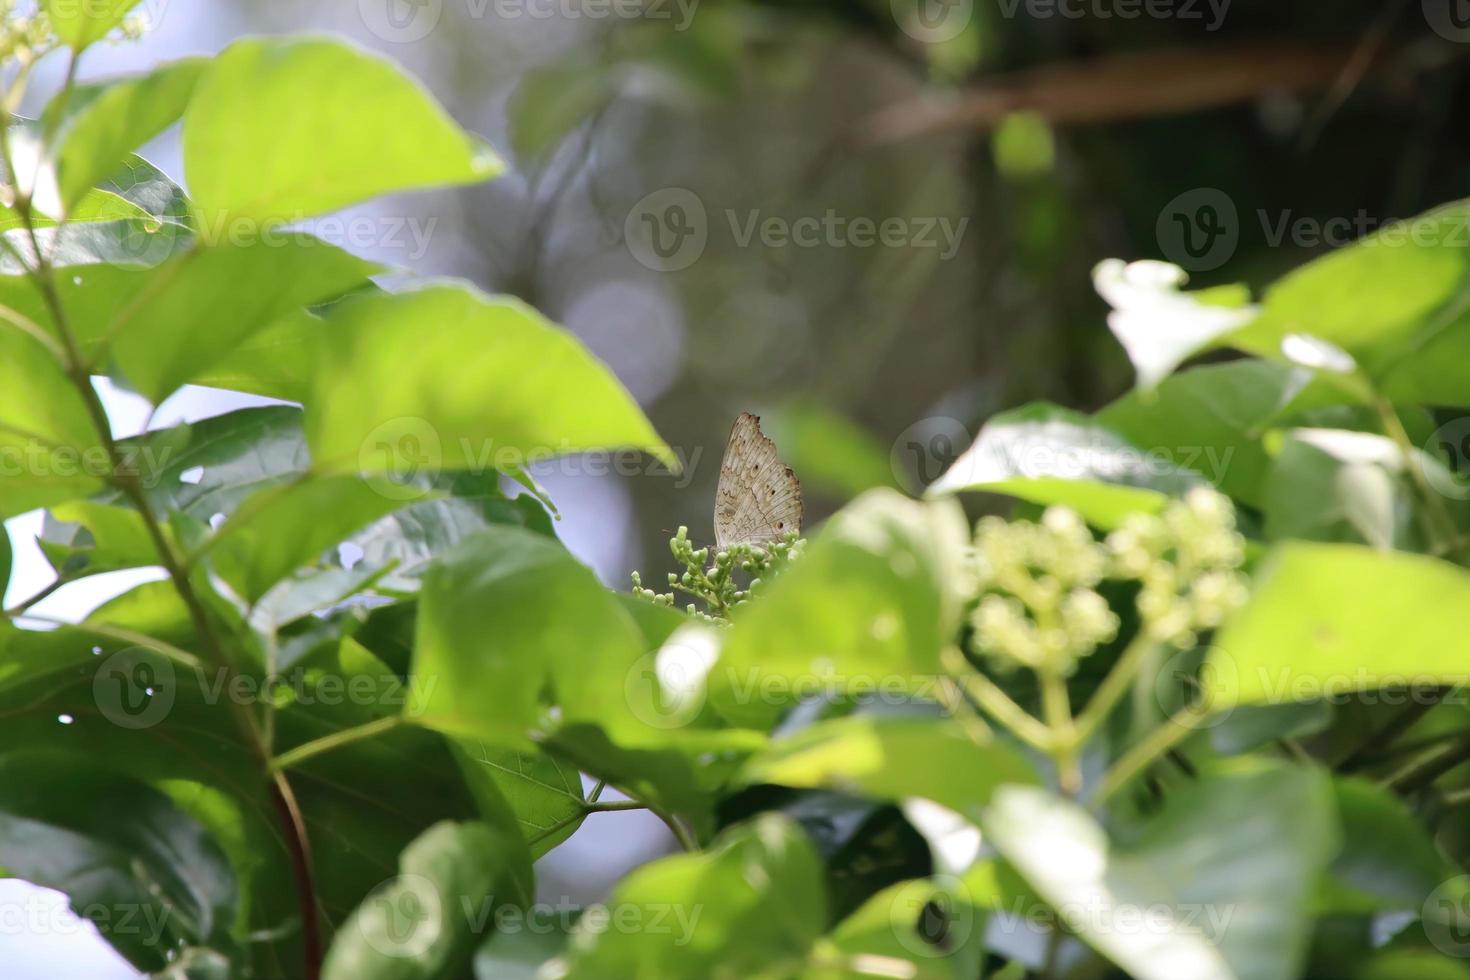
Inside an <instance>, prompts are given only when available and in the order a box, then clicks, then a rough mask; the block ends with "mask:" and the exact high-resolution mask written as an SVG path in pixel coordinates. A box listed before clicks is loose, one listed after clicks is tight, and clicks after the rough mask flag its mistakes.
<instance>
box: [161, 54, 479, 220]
mask: <svg viewBox="0 0 1470 980" xmlns="http://www.w3.org/2000/svg"><path fill="white" fill-rule="evenodd" d="M303 93H309V95H307V96H303ZM348 120H352V121H353V124H352V125H347V124H346V121H348ZM183 143H184V171H185V173H186V175H187V177H188V182H189V189H190V191H191V193H192V194H193V196H194V201H195V204H196V205H197V206H198V208H199V211H200V214H201V216H202V218H203V220H204V222H205V225H206V227H207V228H208V234H209V235H210V236H212V237H213V236H219V235H227V234H229V233H230V230H231V226H232V225H236V224H243V225H248V226H251V227H257V228H258V227H260V226H265V225H270V224H276V223H280V222H290V221H300V220H301V219H303V218H308V217H311V216H312V215H317V214H322V213H324V212H328V211H335V210H337V209H339V208H343V207H346V206H347V205H349V204H356V203H358V202H360V201H365V200H367V199H368V198H371V197H376V196H377V195H379V194H388V193H391V192H394V191H404V190H412V189H415V188H424V187H442V186H447V185H454V184H469V183H475V182H478V181H482V180H487V179H489V178H491V177H494V176H496V175H497V174H499V173H500V172H501V170H502V169H503V164H502V163H501V162H500V160H499V159H498V158H497V157H496V156H495V154H494V153H493V152H491V151H490V150H489V148H488V147H486V146H485V145H484V144H483V143H482V142H481V141H480V140H478V139H477V138H476V137H473V136H471V135H469V134H468V133H465V132H464V131H463V130H461V129H460V128H459V126H457V125H456V124H455V123H454V120H452V119H451V118H450V117H449V115H448V114H447V113H446V112H445V111H444V109H443V108H442V107H440V106H439V105H438V104H437V103H436V102H435V101H434V100H433V98H431V97H430V95H429V94H428V93H427V92H426V91H425V90H424V88H423V87H422V86H421V85H420V84H419V83H418V82H417V81H415V80H414V79H412V78H410V77H408V76H406V75H404V74H403V73H402V72H400V71H399V70H398V69H397V68H396V67H395V66H393V65H392V64H391V63H390V62H388V61H385V60H383V59H382V58H380V57H378V56H377V55H374V54H370V53H368V52H366V51H363V50H360V49H358V48H355V47H353V46H351V45H348V44H345V43H343V42H341V41H336V40H329V39H325V38H247V39H245V40H241V41H236V42H235V43H234V44H232V45H230V46H229V47H228V48H226V49H225V50H224V51H223V52H221V53H220V55H219V56H218V57H217V58H216V59H215V61H214V64H213V66H212V67H211V68H210V70H209V72H208V73H207V74H206V75H205V77H204V78H203V79H202V80H201V81H200V83H199V86H198V88H197V90H196V91H195V93H194V98H193V100H192V101H191V102H190V104H189V109H188V112H187V114H186V115H185V118H184V141H183ZM367 161H371V164H368V163H367Z"/></svg>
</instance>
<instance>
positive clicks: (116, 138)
mask: <svg viewBox="0 0 1470 980" xmlns="http://www.w3.org/2000/svg"><path fill="white" fill-rule="evenodd" d="M69 5H85V4H69ZM208 64H209V60H208V59H207V58H183V59H180V60H178V61H172V62H167V63H165V64H163V65H160V66H158V67H156V68H154V69H153V70H151V71H149V72H147V73H145V74H142V75H134V76H129V77H126V78H120V79H117V80H115V81H110V82H103V83H96V84H87V85H77V86H74V87H72V88H71V89H69V90H67V91H65V92H64V93H62V94H60V95H58V96H57V97H55V98H53V99H52V100H51V103H50V104H49V105H48V106H47V107H46V111H45V112H44V113H43V114H42V116H41V120H42V123H43V125H44V126H45V128H46V129H47V131H48V132H52V133H54V134H55V135H54V137H53V138H52V139H51V143H52V146H53V150H52V152H53V154H54V159H55V161H56V163H55V166H56V174H57V184H58V186H59V189H60V192H61V202H62V205H63V207H64V208H65V209H66V211H67V213H68V214H71V215H72V217H75V216H76V215H75V214H73V213H72V207H73V205H75V204H76V203H77V202H79V201H81V200H82V199H83V197H84V196H85V195H86V194H87V193H88V192H89V191H91V190H92V188H93V187H95V186H97V185H98V184H100V183H101V182H102V181H104V180H106V179H107V178H108V177H111V176H112V175H113V174H114V173H116V172H117V170H118V169H119V168H121V167H122V166H123V163H124V161H125V160H126V159H127V158H128V155H129V154H130V153H131V152H132V151H133V150H136V149H137V148H138V147H140V146H142V145H143V144H144V143H147V142H148V141H149V140H151V139H152V138H153V137H155V136H157V135H158V134H159V133H161V132H163V131H164V130H165V129H167V128H168V127H169V126H171V125H173V123H174V122H175V121H177V120H178V118H179V117H180V116H181V115H183V112H184V107H185V106H186V105H188V102H189V97H190V95H192V94H193V92H194V85H195V83H196V82H198V80H199V76H200V74H201V73H202V72H203V71H204V69H205V67H206V66H207V65H208Z"/></svg>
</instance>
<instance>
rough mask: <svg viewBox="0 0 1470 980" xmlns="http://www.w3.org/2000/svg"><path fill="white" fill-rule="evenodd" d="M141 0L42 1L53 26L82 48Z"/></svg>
mask: <svg viewBox="0 0 1470 980" xmlns="http://www.w3.org/2000/svg"><path fill="white" fill-rule="evenodd" d="M137 5H138V0H85V2H79V0H42V6H43V7H44V8H45V10H46V16H47V18H48V19H49V20H50V21H51V28H52V29H53V30H54V31H56V34H57V36H58V37H60V38H61V39H62V40H63V41H65V42H66V43H67V44H69V45H71V46H72V47H73V48H75V49H76V50H78V51H80V50H81V49H82V48H85V47H86V46H87V45H89V44H92V43H93V42H95V41H100V40H102V38H104V37H106V36H107V33H108V32H109V31H111V30H112V29H113V28H114V27H116V26H118V25H119V24H121V23H122V22H123V18H125V17H127V15H128V11H130V10H132V9H133V8H134V7H136V6H137Z"/></svg>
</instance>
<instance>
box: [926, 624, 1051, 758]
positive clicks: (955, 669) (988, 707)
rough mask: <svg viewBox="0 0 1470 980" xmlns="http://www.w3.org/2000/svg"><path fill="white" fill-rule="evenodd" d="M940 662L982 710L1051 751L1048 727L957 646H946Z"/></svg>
mask: <svg viewBox="0 0 1470 980" xmlns="http://www.w3.org/2000/svg"><path fill="white" fill-rule="evenodd" d="M941 663H942V664H943V665H944V669H945V670H946V671H948V672H949V675H950V676H951V677H952V678H953V679H954V681H955V683H956V684H958V685H959V686H960V689H961V690H962V691H964V692H965V694H966V695H967V696H969V697H970V698H973V699H974V701H975V703H976V704H978V705H979V706H980V708H981V710H982V711H984V712H986V713H987V714H989V715H990V716H991V717H992V718H994V719H995V720H996V721H997V722H999V723H1000V724H1001V726H1002V727H1004V728H1006V729H1007V730H1009V731H1010V732H1011V733H1013V734H1014V735H1015V736H1016V737H1017V738H1019V739H1021V741H1023V742H1025V743H1026V744H1027V745H1029V746H1031V747H1032V748H1034V749H1036V750H1037V751H1039V752H1047V753H1050V752H1051V750H1052V735H1051V732H1050V731H1049V730H1048V729H1047V727H1046V726H1045V725H1043V724H1042V723H1041V722H1040V721H1038V720H1037V719H1036V718H1035V717H1033V716H1032V715H1030V714H1028V713H1027V712H1026V710H1025V709H1024V708H1022V707H1021V706H1020V705H1019V704H1017V703H1016V702H1014V701H1012V700H1011V698H1010V695H1008V694H1006V692H1004V691H1002V690H1001V689H1000V688H999V687H997V686H996V685H995V682H994V681H992V680H991V679H990V678H989V677H986V676H985V675H984V674H982V673H980V671H978V670H976V669H975V668H974V667H972V666H970V662H969V661H968V660H966V659H965V655H964V654H962V653H960V651H959V649H958V648H957V647H948V648H946V649H945V650H944V652H943V653H942V654H941Z"/></svg>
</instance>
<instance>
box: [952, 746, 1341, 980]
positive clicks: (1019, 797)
mask: <svg viewBox="0 0 1470 980" xmlns="http://www.w3.org/2000/svg"><path fill="white" fill-rule="evenodd" d="M981 826H982V828H983V829H984V831H985V833H986V835H987V839H988V840H989V841H990V843H991V844H993V845H994V846H995V847H996V849H997V850H999V851H1000V853H1001V854H1002V855H1003V856H1004V857H1005V859H1006V860H1007V861H1009V862H1010V863H1011V864H1012V865H1013V866H1014V867H1015V869H1016V870H1017V871H1018V872H1020V874H1021V876H1022V877H1023V878H1024V879H1025V880H1026V882H1027V883H1028V884H1029V885H1030V886H1031V887H1033V888H1034V889H1035V890H1036V892H1037V894H1039V895H1041V896H1042V897H1043V898H1044V899H1045V900H1046V901H1047V902H1048V903H1049V904H1050V905H1051V906H1052V908H1053V909H1055V910H1057V912H1058V913H1059V914H1060V915H1061V917H1062V921H1063V922H1064V923H1065V924H1066V925H1067V926H1068V928H1069V929H1071V930H1072V931H1073V932H1075V933H1076V934H1077V935H1078V936H1079V937H1081V938H1082V939H1083V940H1085V941H1086V942H1087V943H1088V944H1089V945H1091V946H1092V947H1093V948H1094V949H1096V950H1097V951H1098V952H1100V953H1102V954H1103V955H1104V956H1106V957H1108V959H1110V960H1112V961H1113V962H1114V963H1116V964H1117V965H1118V966H1120V967H1122V968H1123V969H1124V970H1126V971H1127V972H1128V974H1129V975H1130V976H1133V977H1137V978H1138V980H1177V978H1179V977H1195V978H1200V980H1205V978H1218V980H1231V978H1237V977H1239V978H1244V977H1250V978H1251V980H1288V978H1293V977H1296V976H1299V975H1300V974H1299V969H1300V965H1301V963H1302V959H1303V955H1304V953H1305V952H1306V946H1307V938H1308V932H1309V926H1310V919H1309V917H1308V903H1309V899H1310V896H1311V885H1312V882H1313V881H1314V880H1315V879H1316V876H1317V874H1318V873H1319V872H1320V871H1321V870H1322V869H1323V868H1324V867H1325V866H1326V864H1327V861H1328V859H1329V858H1330V857H1331V856H1332V854H1333V853H1334V852H1335V850H1336V841H1335V836H1336V830H1335V827H1334V825H1333V804H1332V795H1331V787H1330V785H1329V783H1328V781H1327V779H1326V778H1325V777H1324V776H1323V775H1322V774H1320V773H1318V772H1315V771H1313V770H1311V769H1308V768H1304V767H1293V766H1288V765H1285V764H1277V763H1269V764H1268V763H1264V762H1263V763H1256V764H1249V765H1241V766H1238V767H1234V768H1230V769H1226V770H1222V771H1220V772H1216V773H1211V774H1209V775H1206V776H1204V777H1202V778H1201V779H1200V780H1198V781H1197V782H1194V783H1189V784H1185V785H1182V786H1180V787H1178V788H1175V789H1172V790H1171V791H1170V793H1169V794H1168V796H1166V797H1165V799H1164V808H1163V811H1162V812H1161V813H1159V814H1158V815H1157V816H1155V817H1152V818H1150V819H1148V820H1147V821H1145V822H1143V823H1142V824H1140V825H1138V826H1137V827H1132V828H1125V829H1124V830H1123V831H1122V832H1121V833H1120V836H1117V837H1115V838H1113V839H1109V836H1108V834H1107V833H1106V832H1105V831H1104V830H1103V828H1102V827H1101V826H1099V825H1098V824H1097V822H1096V821H1095V820H1094V819H1093V817H1092V816H1091V815H1090V814H1088V812H1087V811H1086V810H1084V809H1083V808H1082V807H1080V806H1078V805H1077V804H1075V803H1072V802H1069V801H1067V800H1064V799H1062V798H1060V797H1057V796H1054V795H1052V794H1050V793H1047V792H1045V791H1043V790H1039V789H1032V788H1027V787H1006V788H1004V789H1002V790H1001V791H1000V792H999V793H998V794H997V795H996V798H995V801H994V802H993V803H992V804H991V805H990V807H989V808H988V809H987V810H986V812H985V814H984V816H983V818H982V821H981Z"/></svg>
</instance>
